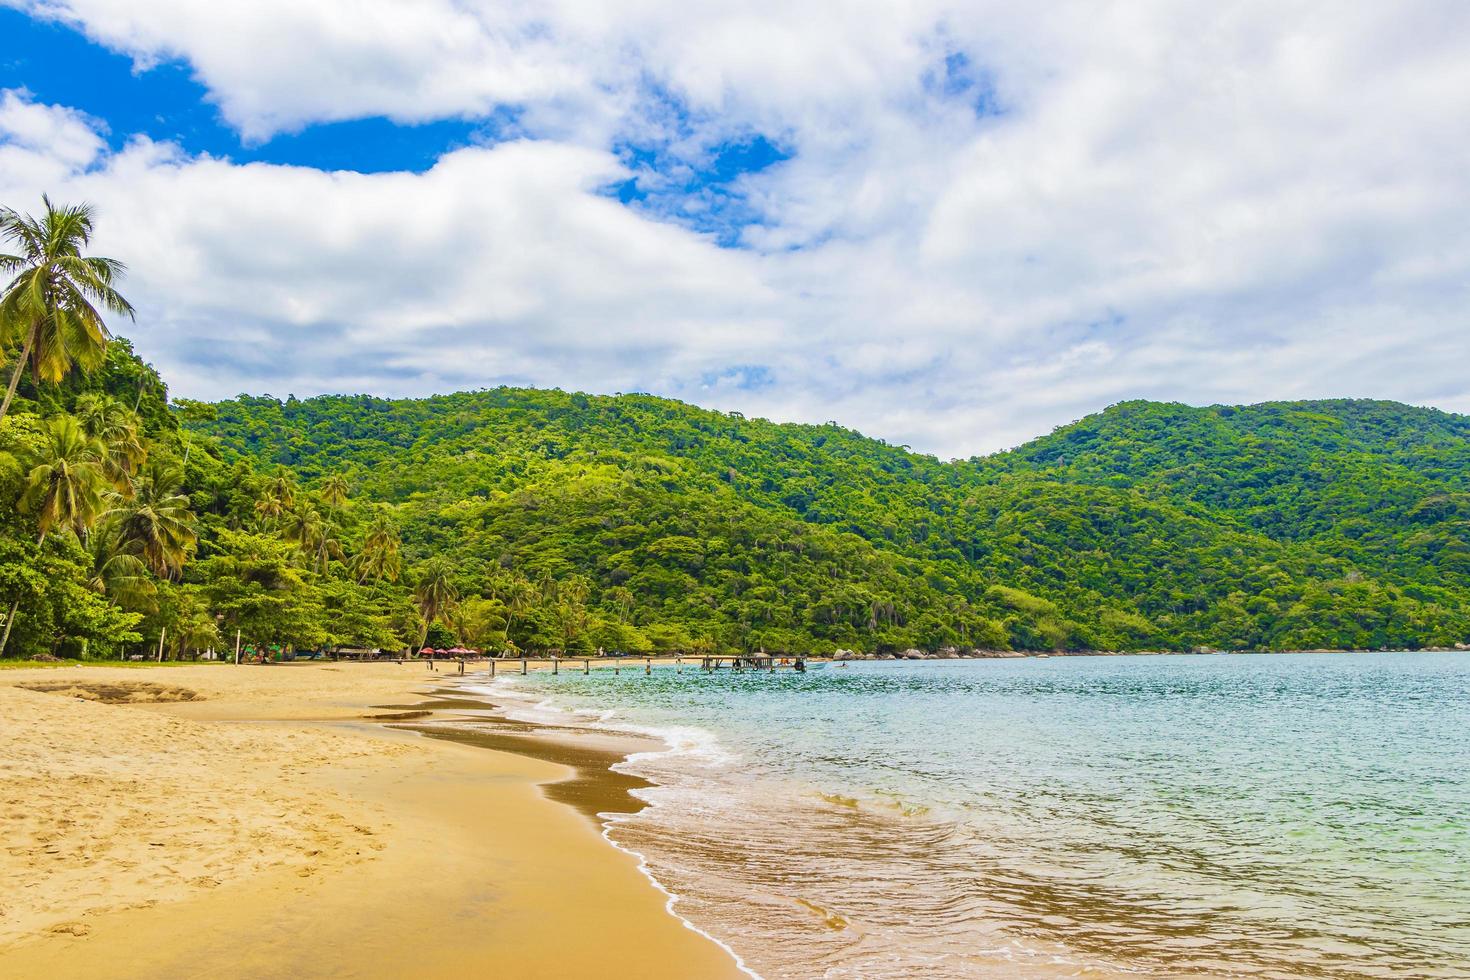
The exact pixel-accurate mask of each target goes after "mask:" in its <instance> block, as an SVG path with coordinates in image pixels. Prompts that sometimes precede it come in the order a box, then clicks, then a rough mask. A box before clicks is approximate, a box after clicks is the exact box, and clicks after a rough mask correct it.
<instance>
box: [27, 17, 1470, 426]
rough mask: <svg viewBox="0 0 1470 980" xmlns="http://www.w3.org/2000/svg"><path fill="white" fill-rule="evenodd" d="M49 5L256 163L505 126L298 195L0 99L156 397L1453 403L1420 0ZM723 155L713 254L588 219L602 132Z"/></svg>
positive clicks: (983, 418) (815, 416)
mask: <svg viewBox="0 0 1470 980" xmlns="http://www.w3.org/2000/svg"><path fill="white" fill-rule="evenodd" d="M32 9H33V10H34V9H37V8H36V6H35V5H34V4H33V5H32ZM45 10H47V11H49V12H50V14H51V15H52V16H55V17H58V18H61V19H64V20H67V21H69V22H72V23H75V24H78V25H80V26H82V27H83V28H84V29H85V30H86V31H87V32H88V33H89V35H90V36H92V37H94V38H96V39H98V40H100V41H102V42H103V43H106V44H109V45H111V46H113V47H116V48H118V49H121V50H125V51H128V52H130V53H132V54H134V56H135V57H137V58H139V59H140V60H141V61H144V62H146V60H147V59H153V58H166V57H182V58H186V59H187V60H188V61H189V62H190V63H191V65H193V67H194V70H195V71H196V72H197V74H198V76H199V78H200V79H201V80H202V81H203V82H204V84H205V85H206V86H207V87H208V88H209V90H210V92H211V97H212V98H213V99H215V100H216V101H217V102H218V104H219V105H220V107H221V110H222V112H223V113H224V114H225V116H226V118H227V119H228V120H229V121H230V122H232V123H233V124H234V125H236V126H237V127H238V128H239V129H240V130H241V131H242V132H243V133H244V134H246V135H247V136H249V137H252V138H263V137H265V136H268V135H269V134H270V133H272V132H274V131H276V130H278V129H281V128H293V127H299V126H302V125H306V124H309V123H311V122H313V121H320V120H329V119H343V118H352V117H356V116H361V115H365V114H386V115H389V116H391V117H393V118H395V119H399V120H404V121H417V120H422V119H429V118H440V117H445V116H456V115H464V116H470V117H474V116H479V115H483V114H485V113H487V112H489V111H491V110H492V109H493V108H494V107H495V106H497V105H505V104H513V105H515V106H518V107H519V108H520V109H521V110H522V111H523V114H524V115H523V120H524V124H525V126H526V129H527V131H528V132H531V133H533V134H535V135H536V136H537V137H538V139H537V140H534V141H526V142H519V143H511V144H505V145H501V146H498V147H496V148H493V149H467V150H461V151H458V152H456V153H453V154H451V155H449V156H446V157H445V158H443V159H442V160H441V161H440V162H439V164H438V166H436V167H435V168H433V169H432V170H430V171H428V172H427V173H424V174H418V175H414V174H385V175H371V176H363V175H356V174H323V173H318V172H315V171H311V170H304V169H299V168H287V167H273V166H264V165H258V164H257V165H250V166H237V165H234V164H231V163H229V162H226V161H219V160H209V159H203V158H193V157H189V156H186V155H184V154H182V153H181V152H180V151H179V150H177V149H176V148H171V147H166V146H157V145H153V144H148V143H146V142H138V143H135V144H133V145H131V146H130V147H129V148H128V149H127V150H125V151H123V152H121V153H118V154H116V155H112V156H107V155H105V154H103V152H102V144H101V142H100V140H98V139H97V138H96V136H95V134H91V135H89V134H90V133H91V130H90V128H89V124H88V123H87V121H86V120H85V119H84V118H82V117H80V116H78V115H77V114H75V113H71V112H70V111H69V110H66V109H63V108H59V107H48V106H41V105H37V104H35V103H34V102H33V101H32V100H30V99H28V98H26V97H24V96H22V95H8V96H6V97H5V102H4V103H3V104H0V194H3V195H4V197H3V198H0V199H4V200H7V201H15V200H19V199H32V200H33V199H34V198H35V196H36V195H37V194H38V192H39V191H40V190H42V189H44V188H47V187H49V188H51V189H52V191H53V194H54V195H55V196H58V197H60V196H66V195H86V196H88V197H91V198H94V199H95V200H97V202H98V203H99V204H100V205H102V206H103V208H104V224H103V229H104V234H105V235H106V240H107V244H108V246H109V248H110V249H111V250H112V251H113V252H115V253H117V254H119V256H120V257H122V258H124V259H127V260H128V261H129V262H130V263H131V264H132V266H133V268H134V270H135V271H134V278H133V286H132V288H133V289H134V292H135V294H136V295H134V299H135V300H136V299H139V298H140V296H141V298H142V300H143V302H142V303H141V304H140V305H141V307H142V308H143V309H144V310H145V318H144V319H143V320H142V321H141V322H140V325H139V327H138V328H137V331H136V332H137V333H139V334H140V335H143V336H141V337H140V339H141V340H143V342H144V347H145V349H147V350H149V351H150V352H155V353H156V357H157V359H158V360H159V362H160V363H161V365H162V366H163V367H164V368H165V369H166V370H167V371H168V372H169V373H170V374H171V375H172V376H173V377H175V378H176V379H178V381H179V384H178V387H179V388H180V390H181V391H182V392H184V393H187V394H196V395H210V394H214V395H218V394H229V393H232V392H233V391H234V390H236V389H250V390H270V391H274V392H275V393H277V394H283V393H285V392H286V391H296V392H297V393H298V394H305V393H309V392H313V391H319V390H355V389H370V390H374V391H381V392H391V393H410V392H423V391H427V390H434V389H439V390H442V389H444V388H447V387H456V386H467V385H473V384H493V383H496V382H498V381H500V380H514V381H521V382H533V383H536V384H542V385H553V384H555V385H561V386H564V387H582V388H587V389H591V390H598V391H614V390H635V389H652V390H655V391H657V392H659V393H664V394H671V395H675V396H680V397H686V398H688V399H690V400H693V401H697V402H702V403H705V404H713V405H715V406H717V407H725V408H738V409H740V410H742V411H745V412H747V414H760V413H765V414H770V415H772V416H775V417H779V418H792V419H805V420H815V421H822V420H825V419H828V418H835V419H838V420H840V421H842V422H843V423H845V424H850V425H854V426H856V427H858V428H861V429H864V430H865V431H869V432H871V433H873V434H875V435H881V436H884V437H887V438H889V439H890V440H892V441H895V442H907V443H911V444H913V445H915V446H916V447H918V448H923V449H927V450H932V451H936V452H939V453H941V454H945V455H949V454H968V453H971V452H977V451H982V450H988V449H994V448H998V447H1001V446H1004V445H1009V444H1014V443H1015V442H1018V441H1020V440H1022V439H1024V438H1026V437H1028V436H1031V435H1034V434H1036V433H1038V432H1041V431H1045V430H1046V429H1048V428H1050V427H1051V426H1052V425H1054V424H1057V423H1060V422H1065V421H1068V420H1070V419H1072V418H1076V417H1079V416H1080V415H1082V414H1085V413H1086V412H1088V411H1093V410H1096V409H1097V408H1100V407H1101V406H1102V405H1104V404H1106V403H1108V402H1111V401H1116V400H1119V399H1122V398H1129V397H1161V398H1174V399H1181V400H1187V401H1193V402H1207V401H1213V400H1230V401H1239V400H1260V399H1267V398H1275V397H1304V396H1312V395H1324V396H1326V395H1331V396H1339V395H1367V396H1376V397H1393V398H1401V399H1404V400H1408V401H1414V402H1433V403H1435V404H1439V405H1442V406H1444V407H1448V408H1452V409H1460V410H1466V409H1470V382H1467V381H1466V380H1463V377H1462V376H1463V371H1462V369H1461V368H1462V365H1463V364H1464V363H1465V361H1466V355H1467V354H1470V339H1467V337H1470V332H1467V330H1466V319H1465V312H1464V311H1465V310H1466V309H1467V306H1470V304H1467V302H1466V301H1467V299H1470V296H1467V285H1466V284H1467V282H1470V223H1467V222H1466V221H1465V220H1464V215H1465V214H1467V213H1470V171H1467V169H1466V168H1465V166H1464V161H1465V160H1466V159H1467V158H1470V130H1467V129H1466V127H1465V125H1464V122H1463V120H1465V119H1467V118H1470V8H1467V7H1465V6H1464V5H1463V4H1458V3H1454V2H1453V0H1422V2H1406V3H1402V4H1396V5H1392V6H1385V5H1376V6H1375V5H1348V6H1343V5H1340V4H1326V3H1306V2H1302V3H1242V4H1230V5H1224V6H1222V5H1218V4H1177V3H1162V2H1160V3H1149V2H1143V0H1138V2H1128V3H1115V4H1096V3H1088V4H1082V3H1074V4H1061V5H1053V6H1052V7H1048V8H1047V9H1046V15H1045V16H1044V17H1042V16H1040V15H1038V14H1036V13H1035V11H1034V10H1033V9H1032V8H1026V7H1022V6H1021V5H1018V4H1014V3H969V4H964V5H949V4H942V3H937V2H926V0H919V2H915V3H908V4H899V3H894V2H867V3H861V4H852V3H843V4H834V3H818V2H813V3H807V4H799V5H792V4H790V3H789V2H784V3H780V4H777V3H774V2H767V0H750V2H747V3H744V4H742V5H740V7H739V8H738V9H737V8H727V9H723V10H718V11H715V10H709V9H702V8H698V7H697V6H691V5H688V4H676V3H672V2H667V0H640V2H624V3H619V4H605V5H603V4H599V5H587V4H581V3H572V2H570V0H566V2H540V3H530V2H527V3H512V4H504V3H496V4H489V3H484V4H481V3H473V2H450V0H423V2H420V3H415V4H406V3H400V2H390V0H380V2H369V3H367V4H363V3H350V4H349V3H345V2H341V3H338V2H327V0H319V2H317V3H313V4H298V3H289V2H286V0H270V2H253V3H226V2H221V3H217V4H209V5H200V4H195V3H190V2H187V0H148V2H142V0H52V2H49V3H47V4H46V6H45ZM957 53H962V54H963V55H964V60H963V61H955V60H952V61H951V70H952V71H957V72H958V73H959V74H960V75H962V76H964V77H962V78H950V79H949V80H948V81H946V79H945V77H944V72H945V57H946V56H947V55H955V54H957ZM966 79H968V82H969V83H972V84H971V87H970V88H968V89H967V88H965V82H966ZM946 90H947V94H946ZM670 97H672V98H673V99H676V100H677V102H678V105H679V106H680V107H681V108H679V109H673V110H671V109H670V106H669V103H668V101H667V100H668V98H670ZM982 100H983V101H984V103H985V105H986V106H987V107H990V108H992V109H993V108H996V107H998V108H999V110H1000V111H999V113H998V114H994V113H977V112H976V111H975V103H976V102H979V101H982ZM46 126H54V127H56V128H55V130H54V133H55V135H45V134H47V133H49V132H51V131H50V130H47V129H45V128H44V127H46ZM756 132H759V133H765V134H767V135H769V136H770V137H772V138H774V139H776V140H778V141H780V142H781V143H782V145H783V146H785V147H786V148H787V149H789V150H790V151H792V152H793V154H794V155H793V157H792V158H791V159H790V160H788V161H786V162H785V163H783V164H781V165H779V166H776V167H773V168H771V169H770V170H768V171H765V172H763V173H760V174H757V175H753V176H750V177H747V178H745V179H744V181H743V182H742V185H741V187H742V190H744V191H745V192H746V193H747V195H748V197H747V200H748V202H749V203H750V204H751V205H752V206H753V207H755V208H756V209H758V211H759V212H760V213H761V214H762V215H763V217H764V219H765V220H764V223H763V224H762V225H761V226H756V227H751V228H749V229H747V230H746V232H745V240H744V246H745V247H743V248H740V249H720V248H717V247H716V246H715V245H714V244H712V243H711V242H710V241H709V240H708V239H707V238H705V237H701V236H699V235H696V234H694V233H692V232H690V231H688V230H685V229H682V228H680V227H677V226H676V225H673V224H667V223H659V222H657V221H655V220H653V219H652V218H650V217H648V216H641V215H639V214H637V213H636V212H634V211H632V210H629V209H627V208H624V207H622V206H620V205H618V204H617V203H616V202H614V201H611V200H609V199H608V198H606V197H604V196H601V195H599V194H598V193H596V188H597V187H598V186H600V185H603V184H605V183H607V182H610V181H613V180H618V179H623V178H624V177H626V176H627V175H626V173H624V172H623V171H622V169H621V167H620V165H619V164H618V162H617V161H616V159H615V158H614V157H613V155H612V154H611V152H610V150H611V149H612V146H613V141H614V140H615V139H617V138H619V137H624V138H626V137H629V136H633V137H636V138H639V139H642V140H647V141H660V142H664V143H667V144H668V145H669V146H671V147H672V148H673V150H674V151H675V152H676V153H678V154H680V155H682V156H683V157H684V158H685V159H687V160H690V161H695V162H697V161H699V160H700V159H702V157H703V156H704V155H706V154H707V153H708V151H709V148H710V146H711V145H713V144H715V143H717V142H718V141H719V140H721V139H729V138H738V137H741V136H748V135H749V134H751V133H756ZM27 133H29V134H31V135H26V134H27ZM38 133H40V134H42V135H39V136H38V135H36V134H38ZM12 161H14V162H12ZM754 368H764V369H765V370H764V371H755V370H753V369H754Z"/></svg>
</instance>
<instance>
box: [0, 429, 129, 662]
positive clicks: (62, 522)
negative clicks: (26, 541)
mask: <svg viewBox="0 0 1470 980" xmlns="http://www.w3.org/2000/svg"><path fill="white" fill-rule="evenodd" d="M105 455H106V453H105V451H104V450H103V448H102V444H101V443H99V442H98V441H97V440H95V439H89V438H87V434H86V433H85V432H83V431H82V427H81V426H80V425H78V424H77V420H76V419H74V418H72V417H71V416H70V415H58V416H56V417H55V418H53V419H50V420H49V421H48V422H47V423H46V428H45V441H44V442H43V443H42V444H41V448H40V449H39V450H38V451H37V452H36V455H35V457H34V463H35V465H34V466H32V467H31V471H30V473H29V474H28V475H27V477H26V483H25V490H24V491H23V492H22V493H21V497H20V510H21V511H22V512H23V513H28V514H33V515H35V518H36V528H37V530H38V531H39V532H40V535H39V536H38V537H37V538H36V543H37V544H40V543H41V542H43V541H45V540H46V535H47V534H49V533H51V531H52V530H53V529H56V528H61V529H67V528H69V529H71V530H73V531H75V532H76V533H77V534H85V533H86V532H87V529H88V528H90V527H91V526H92V523H93V522H94V521H96V519H97V517H98V515H99V514H100V513H101V512H102V508H103V501H104V500H105V494H106V492H107V477H106V476H105V475H104V474H103V472H102V458H103V457H104V456H105ZM19 609H20V599H19V597H17V598H16V599H15V600H14V601H12V602H11V604H10V613H9V615H7V616H6V617H5V633H4V635H3V636H0V654H3V653H4V652H5V646H6V644H7V643H9V642H10V628H11V627H12V626H13V625H14V624H15V615H16V612H17V611H18V610H19Z"/></svg>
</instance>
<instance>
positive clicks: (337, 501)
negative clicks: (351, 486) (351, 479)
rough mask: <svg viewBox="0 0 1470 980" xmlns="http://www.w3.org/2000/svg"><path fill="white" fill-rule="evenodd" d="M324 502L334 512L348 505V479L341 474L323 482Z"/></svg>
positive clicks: (334, 474)
mask: <svg viewBox="0 0 1470 980" xmlns="http://www.w3.org/2000/svg"><path fill="white" fill-rule="evenodd" d="M322 500H323V501H325V502H326V504H327V506H328V507H331V508H332V509H334V510H336V509H338V508H340V507H341V506H342V505H343V504H345V503H347V478H346V477H345V476H343V475H342V474H341V473H333V474H332V475H331V476H329V477H327V478H326V479H325V480H323V481H322Z"/></svg>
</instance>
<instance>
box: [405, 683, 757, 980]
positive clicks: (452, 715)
mask: <svg viewBox="0 0 1470 980" xmlns="http://www.w3.org/2000/svg"><path fill="white" fill-rule="evenodd" d="M655 662H658V661H657V660H656V661H655ZM667 663H668V664H672V663H673V661H672V660H670V661H668V662H667ZM445 681H447V684H446V685H445V686H442V687H439V688H437V689H436V690H434V691H433V692H431V693H430V695H429V699H428V700H424V701H420V702H416V703H414V704H412V705H408V704H405V705H395V706H393V708H394V709H395V710H398V711H403V712H405V713H413V714H415V715H417V714H418V713H419V712H425V713H427V715H428V717H424V718H414V719H411V720H405V721H404V722H402V723H401V724H395V725H394V726H393V727H395V728H402V729H403V730H406V731H414V732H417V733H419V734H421V735H424V736H426V737H429V738H434V739H442V740H444V741H447V742H452V743H458V744H462V745H469V746H476V747H479V748H488V749H491V750H493V751H497V752H508V753H513V754H516V755H520V756H525V757H527V758H530V759H534V760H536V761H539V762H551V763H554V764H556V765H561V766H565V767H567V768H569V769H571V770H573V772H574V773H575V774H574V775H573V776H572V777H570V778H568V779H564V780H560V781H558V782H556V783H550V784H546V785H544V786H543V787H542V790H543V792H544V793H545V794H546V796H547V798H548V799H550V800H553V801H555V802H556V803H558V804H559V805H564V806H566V807H568V808H571V809H573V810H576V811H577V812H578V813H579V814H580V815H581V816H582V817H583V818H585V819H586V820H587V821H588V822H589V823H590V824H591V825H592V826H594V827H595V829H596V830H597V832H598V835H599V836H600V837H601V838H602V839H603V840H604V841H606V843H607V844H608V846H609V847H611V848H612V849H613V850H616V851H617V852H618V853H620V854H624V855H627V856H629V857H631V858H632V859H634V860H635V861H636V862H637V866H638V870H639V872H640V873H641V874H642V875H643V877H644V878H646V879H647V881H648V882H649V884H651V885H652V886H653V887H654V888H655V889H657V890H658V892H659V893H660V894H661V895H663V896H664V899H665V902H664V910H665V911H666V912H667V913H668V915H669V916H670V917H671V918H673V919H675V920H677V921H678V922H679V923H681V924H682V925H683V926H684V928H686V929H688V930H690V931H691V932H693V933H695V934H697V935H699V936H701V937H702V938H704V939H706V940H708V941H709V942H710V943H712V944H714V945H716V946H718V947H719V948H721V949H722V950H724V951H725V952H726V953H727V954H728V955H729V956H730V958H731V959H732V960H733V961H734V962H735V965H736V967H737V969H738V970H739V971H740V972H741V973H742V974H744V975H746V976H748V977H754V978H757V980H759V974H757V973H756V972H755V971H754V970H753V969H751V968H750V966H749V965H748V964H747V963H746V961H745V959H744V958H743V957H742V956H741V955H740V953H739V952H737V951H736V950H735V949H734V948H733V947H731V946H730V945H729V944H728V943H726V942H725V941H723V940H721V939H719V938H718V937H716V936H715V935H713V934H712V933H710V932H709V931H707V930H706V929H705V928H703V927H701V926H700V925H698V924H697V923H695V922H694V921H692V920H691V919H689V918H688V917H687V916H685V915H683V914H682V913H681V912H679V911H678V910H677V908H676V906H677V904H678V902H679V900H680V898H681V896H680V895H679V894H677V893H675V892H674V891H672V890H670V889H669V888H668V887H667V886H666V885H665V884H664V882H662V881H660V880H659V878H658V877H657V876H656V875H655V874H654V873H653V871H652V870H651V868H650V866H649V862H648V859H647V857H646V856H645V855H644V854H642V853H641V852H639V851H637V850H635V849H633V848H631V847H628V846H627V845H625V844H623V843H621V842H619V841H618V840H616V839H615V838H614V837H613V834H612V832H613V830H614V829H615V828H616V826H617V824H618V823H619V822H620V821H622V820H625V819H627V818H629V817H631V816H634V815H635V814H637V813H639V812H641V811H642V810H644V809H646V808H648V807H650V806H653V805H654V804H652V803H649V802H648V801H647V800H645V799H643V798H642V797H641V796H639V795H638V791H640V790H647V789H654V788H657V787H658V786H659V785H660V784H659V783H657V782H655V781H653V780H650V779H648V778H645V777H643V776H639V775H633V774H631V773H628V772H625V771H623V770H622V769H620V768H619V767H620V766H622V765H623V764H624V763H627V762H630V761H631V760H632V759H633V758H634V757H635V756H637V755H640V754H649V753H652V754H659V753H662V752H667V751H671V750H672V749H671V746H670V744H669V743H668V742H667V741H666V740H665V739H662V738H660V737H657V736H654V735H652V734H644V733H634V732H629V731H623V730H618V729H611V728H598V727H592V726H591V725H590V724H587V723H579V722H577V721H574V720H570V719H569V720H567V721H565V722H552V721H537V722H530V721H522V720H519V719H516V718H513V717H512V716H511V714H510V712H511V711H512V710H513V709H512V707H511V705H510V704H506V703H500V702H498V701H496V700H494V699H495V695H494V694H492V693H489V692H484V693H480V692H466V691H464V690H463V689H464V688H465V687H468V686H471V685H482V684H487V683H488V682H489V678H488V676H485V677H478V676H475V675H470V674H466V675H463V676H460V675H453V676H451V677H448V678H445ZM467 695H468V699H467Z"/></svg>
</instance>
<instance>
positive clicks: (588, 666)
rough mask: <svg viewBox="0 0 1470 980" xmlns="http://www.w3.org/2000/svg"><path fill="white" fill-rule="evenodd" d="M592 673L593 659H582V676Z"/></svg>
mask: <svg viewBox="0 0 1470 980" xmlns="http://www.w3.org/2000/svg"><path fill="white" fill-rule="evenodd" d="M591 673H592V661H591V660H584V661H582V676H583V677H586V676H587V675H588V674H591Z"/></svg>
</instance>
